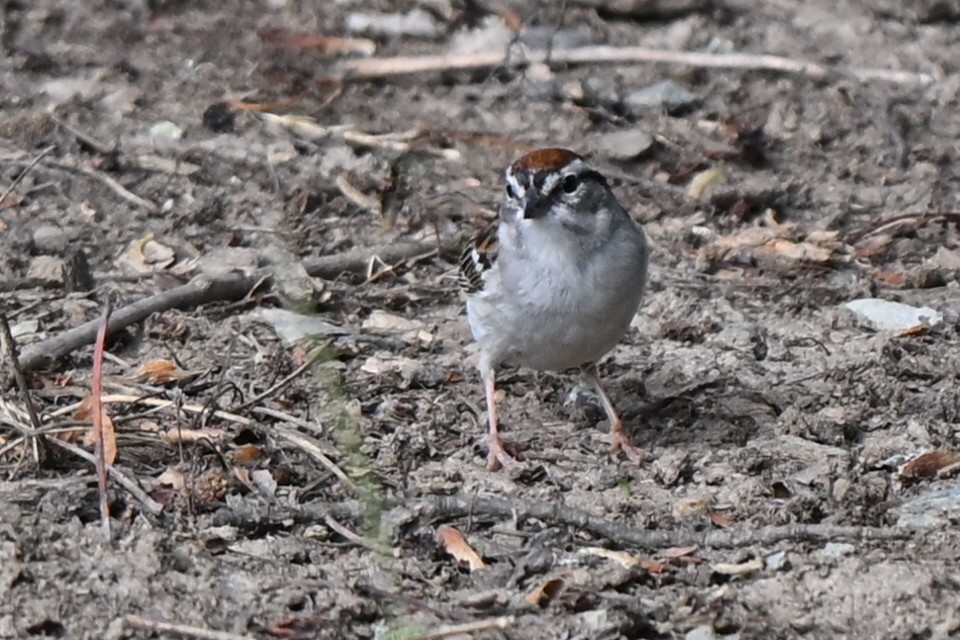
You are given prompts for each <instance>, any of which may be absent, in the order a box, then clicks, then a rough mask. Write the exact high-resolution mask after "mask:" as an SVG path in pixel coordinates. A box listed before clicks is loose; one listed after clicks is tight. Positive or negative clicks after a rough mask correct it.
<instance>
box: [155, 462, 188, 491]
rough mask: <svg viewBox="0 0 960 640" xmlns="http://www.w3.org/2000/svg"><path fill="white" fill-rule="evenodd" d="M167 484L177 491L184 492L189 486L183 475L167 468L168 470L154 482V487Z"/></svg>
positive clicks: (171, 468)
mask: <svg viewBox="0 0 960 640" xmlns="http://www.w3.org/2000/svg"><path fill="white" fill-rule="evenodd" d="M161 484H167V485H170V486H171V487H173V488H174V489H176V490H177V491H183V488H184V487H185V486H187V482H186V479H185V478H184V477H183V474H182V473H181V472H180V471H178V470H176V469H174V468H173V467H167V470H166V471H164V472H163V473H161V474H160V475H159V476H158V477H157V478H156V479H155V480H154V481H153V485H154V486H157V485H161Z"/></svg>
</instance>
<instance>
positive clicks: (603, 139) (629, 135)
mask: <svg viewBox="0 0 960 640" xmlns="http://www.w3.org/2000/svg"><path fill="white" fill-rule="evenodd" d="M652 146H653V136H652V135H650V133H649V132H648V131H646V130H645V129H640V128H637V129H627V130H625V131H614V132H612V133H605V134H603V135H600V136H597V137H596V138H594V140H593V147H594V149H596V150H597V151H598V152H600V153H601V154H603V155H604V156H606V157H608V158H610V159H611V160H632V159H633V158H636V157H637V156H639V155H641V154H643V153H644V152H646V151H647V150H648V149H650V147H652Z"/></svg>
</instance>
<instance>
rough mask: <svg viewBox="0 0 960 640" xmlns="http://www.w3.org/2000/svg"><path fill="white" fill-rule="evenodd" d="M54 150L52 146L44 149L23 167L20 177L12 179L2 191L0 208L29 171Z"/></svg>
mask: <svg viewBox="0 0 960 640" xmlns="http://www.w3.org/2000/svg"><path fill="white" fill-rule="evenodd" d="M54 149H56V147H55V146H53V145H50V146H49V147H46V148H45V149H43V150H42V151H40V153H38V154H37V155H36V157H34V159H33V160H31V161H30V164H28V165H27V166H26V167H24V169H23V171H21V172H20V175H18V176H17V177H16V178H14V179H13V182H11V183H10V186H9V187H7V188H6V189H5V190H4V192H3V195H0V206H2V205H3V201H4V200H6V199H7V196H8V195H10V194H11V193H12V192H13V190H14V189H16V188H17V185H18V184H20V182H21V181H22V180H23V179H24V178H26V177H27V174H28V173H30V171H31V170H32V169H33V168H34V167H35V166H37V163H38V162H40V161H41V160H43V156H45V155H47V154H48V153H50V152H51V151H53V150H54Z"/></svg>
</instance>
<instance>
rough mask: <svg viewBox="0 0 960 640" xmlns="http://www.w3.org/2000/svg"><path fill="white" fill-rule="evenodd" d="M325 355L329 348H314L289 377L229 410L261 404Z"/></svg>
mask: <svg viewBox="0 0 960 640" xmlns="http://www.w3.org/2000/svg"><path fill="white" fill-rule="evenodd" d="M325 355H327V350H326V349H323V348H319V349H316V350H314V352H313V353H312V354H311V355H310V357H309V358H307V361H306V362H304V363H303V364H302V365H300V366H299V367H297V368H296V370H295V371H294V372H293V373H291V374H290V375H288V376H287V377H285V378H283V379H282V380H280V381H279V382H277V383H276V384H275V385H273V386H272V387H270V388H269V389H267V390H266V391H263V392H261V393H258V394H257V395H255V396H254V397H252V398H250V399H249V400H247V401H246V402H244V403H243V404H240V405H237V406H236V407H231V408H230V409H229V411H230V412H231V413H240V412H241V411H243V410H244V409H249V408H250V407H252V406H253V405H255V404H260V402H261V401H263V400H265V399H267V398H269V397H270V396H272V395H273V394H275V393H276V392H277V391H280V390H281V389H283V388H284V387H286V386H288V385H289V384H290V383H291V382H293V381H294V380H296V379H297V378H299V377H300V376H302V375H303V372H304V371H306V370H307V369H309V368H310V367H312V366H313V365H314V364H316V362H317V360H319V359H320V358H322V357H323V356H325Z"/></svg>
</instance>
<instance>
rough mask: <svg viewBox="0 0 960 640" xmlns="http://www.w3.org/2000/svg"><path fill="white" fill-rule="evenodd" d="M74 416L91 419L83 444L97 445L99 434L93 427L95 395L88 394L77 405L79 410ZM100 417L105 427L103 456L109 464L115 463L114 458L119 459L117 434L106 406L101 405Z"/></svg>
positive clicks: (80, 419)
mask: <svg viewBox="0 0 960 640" xmlns="http://www.w3.org/2000/svg"><path fill="white" fill-rule="evenodd" d="M73 417H74V418H75V419H76V420H78V421H80V422H88V421H89V422H90V423H91V425H90V428H89V429H88V430H87V433H86V435H85V436H84V437H83V444H85V445H86V446H88V447H92V446H95V445H96V443H97V436H96V433H94V429H93V396H87V397H85V398H84V399H83V400H82V401H81V402H80V406H79V407H77V410H76V411H75V412H74V413H73ZM100 417H101V426H102V429H103V456H104V459H105V460H106V461H107V464H113V462H114V460H116V459H117V436H116V434H115V433H114V429H113V420H111V419H110V416H109V415H108V414H107V408H106V407H105V406H101V407H100Z"/></svg>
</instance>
